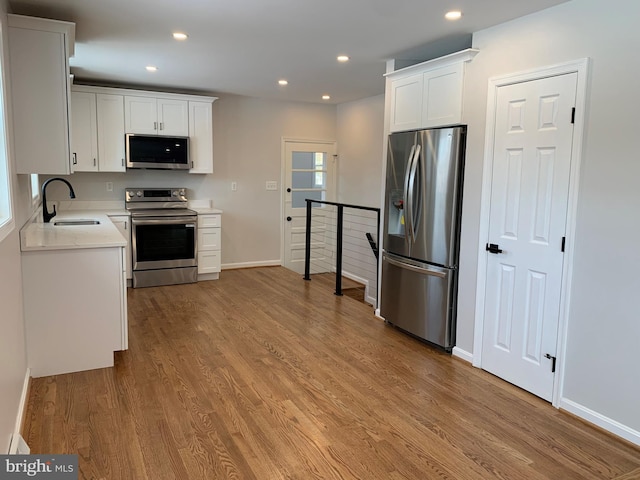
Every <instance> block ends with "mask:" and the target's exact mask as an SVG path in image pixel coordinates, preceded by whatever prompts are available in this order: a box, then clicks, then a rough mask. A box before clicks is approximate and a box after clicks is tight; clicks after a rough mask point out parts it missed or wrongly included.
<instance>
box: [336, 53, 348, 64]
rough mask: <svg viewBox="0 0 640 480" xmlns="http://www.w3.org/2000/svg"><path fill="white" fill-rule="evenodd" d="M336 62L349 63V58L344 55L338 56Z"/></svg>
mask: <svg viewBox="0 0 640 480" xmlns="http://www.w3.org/2000/svg"><path fill="white" fill-rule="evenodd" d="M338 61H339V62H343V63H344V62H348V61H349V57H348V56H346V55H338Z"/></svg>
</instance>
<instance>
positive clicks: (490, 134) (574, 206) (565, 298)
mask: <svg viewBox="0 0 640 480" xmlns="http://www.w3.org/2000/svg"><path fill="white" fill-rule="evenodd" d="M589 67H590V59H589V58H582V59H578V60H574V61H571V62H566V63H561V64H556V65H550V66H546V67H540V68H536V69H532V70H527V71H523V72H517V73H512V74H508V75H501V76H496V77H491V78H489V81H488V92H487V117H486V121H485V125H486V132H485V150H484V161H483V172H482V197H481V203H480V229H479V234H478V265H477V267H478V268H477V277H476V307H475V322H474V335H473V362H472V364H473V366H474V367H478V368H482V336H483V332H484V304H485V295H486V287H487V285H486V275H487V252H486V251H485V244H486V243H487V241H488V238H489V213H490V207H491V185H492V182H491V180H492V173H493V154H494V151H493V146H494V139H495V118H496V113H497V112H496V101H497V93H498V88H500V87H504V86H507V85H513V84H516V83H523V82H529V81H532V80H541V79H544V78H549V77H556V76H560V75H566V74H570V73H577V76H578V78H577V82H576V102H575V106H576V115H575V121H574V129H573V141H572V144H571V160H570V162H571V173H570V177H569V198H568V200H569V201H568V203H567V225H566V237H567V243H566V245H565V255H564V258H563V261H562V279H561V287H560V313H559V318H558V340H557V344H556V358H557V362H556V372H557V375H555V376H554V380H553V382H554V383H553V397H552V402H551V403H552V405H553V406H554V407H558V406H559V404H560V400H561V398H562V391H563V388H564V374H565V362H564V360H565V352H566V344H567V326H568V318H569V307H570V305H571V302H570V294H571V283H572V276H573V256H574V251H575V248H574V247H575V237H576V235H575V232H576V220H577V217H576V214H577V210H578V190H579V186H580V168H581V164H582V150H583V145H584V130H585V120H586V108H587V89H588V79H589Z"/></svg>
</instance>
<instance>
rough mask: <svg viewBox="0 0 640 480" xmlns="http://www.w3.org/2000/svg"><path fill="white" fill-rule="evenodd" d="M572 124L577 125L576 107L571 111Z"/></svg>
mask: <svg viewBox="0 0 640 480" xmlns="http://www.w3.org/2000/svg"><path fill="white" fill-rule="evenodd" d="M571 123H576V107H573V108H572V109H571Z"/></svg>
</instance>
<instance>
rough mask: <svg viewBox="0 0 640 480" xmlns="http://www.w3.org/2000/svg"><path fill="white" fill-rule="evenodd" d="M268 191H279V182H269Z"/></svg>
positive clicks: (267, 184)
mask: <svg viewBox="0 0 640 480" xmlns="http://www.w3.org/2000/svg"><path fill="white" fill-rule="evenodd" d="M266 189H267V190H278V182H276V181H274V180H267V183H266Z"/></svg>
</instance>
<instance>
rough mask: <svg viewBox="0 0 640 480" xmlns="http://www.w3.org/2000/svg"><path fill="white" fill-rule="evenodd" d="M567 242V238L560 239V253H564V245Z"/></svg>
mask: <svg viewBox="0 0 640 480" xmlns="http://www.w3.org/2000/svg"><path fill="white" fill-rule="evenodd" d="M566 241H567V237H562V246H561V247H560V251H561V252H562V253H564V245H565V243H566Z"/></svg>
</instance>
